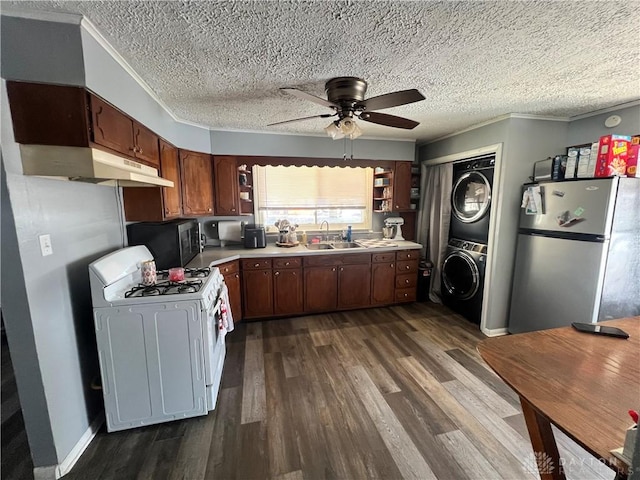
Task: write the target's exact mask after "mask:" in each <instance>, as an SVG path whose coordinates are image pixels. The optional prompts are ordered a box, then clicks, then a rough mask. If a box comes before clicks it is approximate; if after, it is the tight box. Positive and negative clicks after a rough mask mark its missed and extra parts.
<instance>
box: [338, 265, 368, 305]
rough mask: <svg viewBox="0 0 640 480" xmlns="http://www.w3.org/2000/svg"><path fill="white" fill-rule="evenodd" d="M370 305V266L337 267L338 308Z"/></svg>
mask: <svg viewBox="0 0 640 480" xmlns="http://www.w3.org/2000/svg"><path fill="white" fill-rule="evenodd" d="M370 304H371V265H369V264H366V265H344V266H341V267H338V308H358V307H367V306H369V305H370Z"/></svg>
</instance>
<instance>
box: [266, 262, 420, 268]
mask: <svg viewBox="0 0 640 480" xmlns="http://www.w3.org/2000/svg"><path fill="white" fill-rule="evenodd" d="M259 266H260V264H259V263H256V264H255V265H254V267H256V268H258V267H259ZM407 268H409V267H407Z"/></svg>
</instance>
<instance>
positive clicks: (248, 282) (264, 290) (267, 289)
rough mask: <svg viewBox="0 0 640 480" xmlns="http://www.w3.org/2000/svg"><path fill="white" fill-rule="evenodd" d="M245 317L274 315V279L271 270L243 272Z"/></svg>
mask: <svg viewBox="0 0 640 480" xmlns="http://www.w3.org/2000/svg"><path fill="white" fill-rule="evenodd" d="M242 294H243V295H242V296H243V299H244V302H243V306H244V309H243V311H244V317H245V318H253V317H270V316H272V315H273V277H272V273H271V269H268V270H245V269H243V271H242Z"/></svg>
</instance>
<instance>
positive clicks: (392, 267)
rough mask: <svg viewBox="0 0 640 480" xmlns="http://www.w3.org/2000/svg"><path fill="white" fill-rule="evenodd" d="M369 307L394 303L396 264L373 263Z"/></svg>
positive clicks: (390, 262)
mask: <svg viewBox="0 0 640 480" xmlns="http://www.w3.org/2000/svg"><path fill="white" fill-rule="evenodd" d="M371 279H372V280H371V305H389V304H391V303H394V302H395V294H394V290H395V280H396V264H395V261H393V260H391V261H389V262H387V263H374V264H373V265H372V266H371Z"/></svg>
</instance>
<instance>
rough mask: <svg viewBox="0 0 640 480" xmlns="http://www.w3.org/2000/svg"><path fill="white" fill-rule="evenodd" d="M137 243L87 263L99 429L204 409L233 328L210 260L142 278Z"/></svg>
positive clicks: (211, 403)
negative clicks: (101, 412)
mask: <svg viewBox="0 0 640 480" xmlns="http://www.w3.org/2000/svg"><path fill="white" fill-rule="evenodd" d="M152 259H153V257H152V256H151V253H150V252H149V250H148V249H147V248H146V247H145V246H135V247H127V248H123V249H121V250H118V251H116V252H113V253H111V254H109V255H106V256H105V257H102V258H101V259H99V260H96V261H95V262H93V263H91V264H90V265H89V280H90V286H91V297H92V301H93V307H94V321H95V329H96V339H97V343H98V355H99V360H100V371H101V374H102V381H103V384H102V388H103V395H104V400H105V411H106V418H107V429H108V430H109V431H110V432H112V431H116V430H124V429H127V428H134V427H139V426H142V425H150V424H154V423H160V422H165V421H169V420H177V419H180V418H187V417H191V416H195V415H206V414H207V412H208V411H210V410H213V409H214V408H215V405H216V399H217V396H218V389H219V386H220V380H221V376H222V368H223V364H224V357H225V350H226V348H225V341H224V337H225V335H226V333H227V332H228V331H231V330H232V329H233V319H232V316H231V310H230V307H229V298H228V291H227V287H226V285H225V284H224V278H223V277H222V274H221V273H220V271H219V270H218V268H215V267H213V268H204V269H185V272H184V273H185V275H184V277H185V278H184V280H182V281H180V282H172V281H169V280H168V273H167V272H158V279H157V281H156V283H155V284H153V285H143V284H142V283H141V282H142V273H141V265H142V264H143V263H144V262H145V261H148V260H152Z"/></svg>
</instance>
